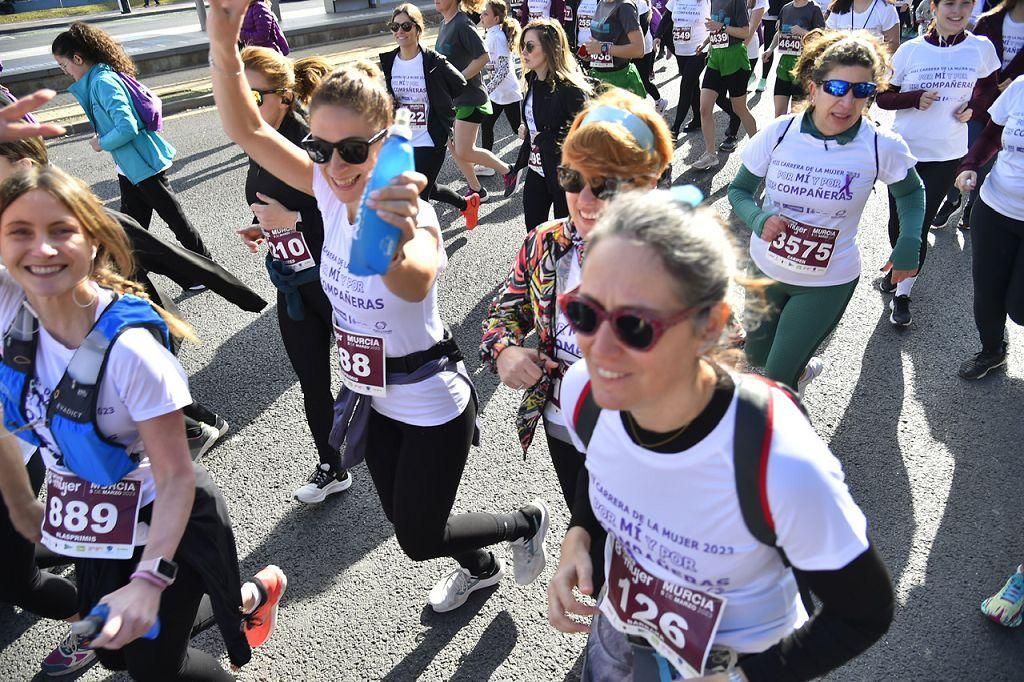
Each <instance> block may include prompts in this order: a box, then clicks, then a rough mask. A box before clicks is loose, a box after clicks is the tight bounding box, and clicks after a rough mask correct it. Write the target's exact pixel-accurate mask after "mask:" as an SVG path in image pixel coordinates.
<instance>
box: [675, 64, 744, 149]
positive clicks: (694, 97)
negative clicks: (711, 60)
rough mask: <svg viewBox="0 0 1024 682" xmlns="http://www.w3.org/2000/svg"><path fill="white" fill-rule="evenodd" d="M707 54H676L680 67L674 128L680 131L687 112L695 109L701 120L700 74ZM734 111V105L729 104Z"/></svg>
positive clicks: (696, 117) (694, 113)
mask: <svg viewBox="0 0 1024 682" xmlns="http://www.w3.org/2000/svg"><path fill="white" fill-rule="evenodd" d="M707 61H708V60H707V56H706V55H702V54H691V55H683V56H681V57H680V56H679V55H676V65H677V66H678V67H679V104H677V105H676V122H675V123H673V124H672V129H673V130H676V131H678V130H679V129H680V128H682V127H683V122H684V121H685V120H686V114H687V113H688V112H690V111H693V116H694V118H695V119H697V121H698V122H699V121H700V74H701V72H703V71H704V66H705V65H706V64H707ZM729 111H732V105H731V104H730V105H729Z"/></svg>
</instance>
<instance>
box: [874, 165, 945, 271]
mask: <svg viewBox="0 0 1024 682" xmlns="http://www.w3.org/2000/svg"><path fill="white" fill-rule="evenodd" d="M959 164H960V159H950V160H949V161H918V162H917V165H916V166H914V168H915V169H916V170H917V174H918V175H920V176H921V182H923V183H924V221H923V223H922V224H921V256H920V257H919V258H918V260H917V267H918V268H919V269H920V268H922V267H924V260H925V258H926V257H927V256H928V228H929V226H930V225H931V224H932V218H934V217H935V214H936V213H937V212H938V210H939V205H940V204H941V203H942V200H943V198H945V196H946V192H948V191H949V188H950V186H951V185H952V184H953V181H954V180H955V179H956V167H957V166H958V165H959ZM899 236H900V216H899V213H897V211H896V199H894V198H893V196H892V193H891V192H890V193H889V244H890V245H892V246H896V240H897V239H898V238H899ZM918 274H920V273H918Z"/></svg>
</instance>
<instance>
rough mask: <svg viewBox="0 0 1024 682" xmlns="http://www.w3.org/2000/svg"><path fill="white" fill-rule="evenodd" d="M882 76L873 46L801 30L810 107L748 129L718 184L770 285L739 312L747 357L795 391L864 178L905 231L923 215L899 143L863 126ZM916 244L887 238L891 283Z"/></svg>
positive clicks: (844, 291) (854, 257)
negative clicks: (763, 302) (724, 187)
mask: <svg viewBox="0 0 1024 682" xmlns="http://www.w3.org/2000/svg"><path fill="white" fill-rule="evenodd" d="M888 68H889V67H888V64H886V62H885V49H884V48H883V47H882V46H881V45H880V44H879V43H878V41H877V39H875V38H873V37H871V36H870V35H869V34H867V33H861V34H859V35H853V36H850V35H848V34H845V33H839V32H835V31H822V30H815V31H811V32H810V33H809V34H808V35H807V36H806V37H805V39H804V49H803V53H802V54H801V55H800V57H799V58H798V59H797V62H796V66H795V67H794V71H795V73H796V77H797V78H798V80H799V81H800V82H801V83H802V84H804V86H805V87H806V88H807V92H808V97H809V101H810V106H809V107H808V108H807V110H805V111H804V112H802V113H798V114H789V115H787V116H782V117H780V118H778V119H776V120H775V121H773V122H772V123H770V124H768V125H767V126H766V127H765V129H764V130H762V131H761V132H760V133H758V134H757V136H756V137H754V139H752V140H751V141H750V144H748V145H747V147H746V148H745V149H744V150H743V153H742V159H743V165H742V166H740V170H739V172H738V173H737V174H736V178H735V179H734V180H733V182H732V185H730V187H729V202H730V203H731V204H732V207H733V210H734V211H736V214H737V215H738V216H739V217H740V218H741V219H742V220H743V221H744V222H745V223H746V224H747V226H748V227H750V229H751V235H750V258H751V260H752V261H753V264H754V272H753V273H752V274H754V276H755V277H761V276H766V277H770V278H771V279H772V280H774V282H772V283H771V285H770V286H768V287H767V289H766V291H765V295H766V299H767V304H768V310H767V311H764V312H763V313H762V314H761V315H756V314H754V311H753V309H754V308H756V307H757V306H750V308H751V311H750V317H752V318H755V319H754V321H753V322H751V323H748V325H747V326H748V330H747V340H746V346H745V350H746V354H747V359H748V360H749V361H750V363H751V364H752V365H753V366H755V367H763V368H764V369H765V374H766V375H767V376H768V377H769V378H770V379H773V380H775V381H779V382H782V383H784V384H787V385H789V386H790V387H792V388H794V389H799V390H800V391H801V392H802V391H803V388H804V386H805V385H806V384H807V383H808V382H809V381H811V380H812V379H814V378H815V377H816V376H817V374H818V373H819V372H820V371H821V367H822V365H821V361H820V360H818V359H816V358H815V359H814V361H813V362H812V358H813V356H814V354H815V352H817V350H818V347H819V346H820V345H821V344H822V342H823V341H824V340H825V338H826V337H827V336H828V335H829V334H830V333H831V332H832V330H834V329H835V328H836V325H838V324H839V320H840V319H841V318H842V316H843V313H844V312H845V310H846V306H847V304H849V302H850V298H851V297H852V296H853V291H854V289H855V288H856V286H857V282H858V280H859V279H860V272H861V264H860V251H859V249H858V247H857V232H858V229H859V224H860V219H861V216H862V214H863V212H864V205H865V204H866V203H867V200H868V197H869V196H870V195H871V191H872V189H873V188H874V186H875V182H876V181H877V180H881V181H882V182H884V183H885V184H887V185H889V192H890V195H891V196H892V197H893V201H894V203H895V208H894V210H896V211H898V213H899V215H900V217H901V218H902V219H903V222H902V224H904V225H915V226H916V225H917V223H915V222H912V221H914V220H916V219H918V218H919V217H920V216H921V214H922V211H923V204H924V191H923V189H922V187H921V179H920V178H919V177H918V175H917V172H916V171H915V170H914V157H913V156H911V154H910V151H909V149H908V148H907V144H906V143H905V142H904V141H903V140H902V139H901V138H900V137H899V135H896V134H893V133H891V132H888V131H886V130H884V129H883V128H879V127H878V126H875V125H871V124H870V123H868V122H866V121H864V118H863V115H864V109H865V108H866V107H867V103H868V102H869V101H870V97H871V96H872V95H873V94H875V92H876V91H877V90H878V89H880V88H884V87H885V79H886V75H887V69H888ZM762 182H763V183H764V186H765V194H764V201H763V203H762V205H760V206H758V204H757V202H756V201H755V199H754V197H755V192H756V191H757V189H758V187H759V186H760V185H761V183H762ZM908 221H910V222H908ZM920 238H921V235H920V231H919V230H917V229H915V228H907V229H905V230H903V231H902V232H901V233H900V234H899V239H898V240H897V241H896V242H895V244H894V246H895V248H894V249H893V251H892V255H891V256H890V257H889V262H888V264H887V266H886V267H887V268H891V271H892V272H891V275H892V279H893V280H894V281H897V282H899V281H902V280H904V279H906V278H907V277H910V276H912V275H913V274H914V272H915V270H916V268H917V254H918V251H919V244H918V240H919V239H920ZM756 318H760V319H756Z"/></svg>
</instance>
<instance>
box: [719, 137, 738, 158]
mask: <svg viewBox="0 0 1024 682" xmlns="http://www.w3.org/2000/svg"><path fill="white" fill-rule="evenodd" d="M738 144H739V141H738V140H737V139H736V136H735V135H726V136H725V139H724V140H722V144H720V145H718V151H720V152H727V153H730V154H731V153H732V152H734V151H736V145H738Z"/></svg>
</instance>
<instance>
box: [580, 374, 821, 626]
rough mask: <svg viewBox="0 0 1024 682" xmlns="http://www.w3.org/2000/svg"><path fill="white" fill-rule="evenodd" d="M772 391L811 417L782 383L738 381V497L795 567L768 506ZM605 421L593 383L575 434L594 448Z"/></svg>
mask: <svg viewBox="0 0 1024 682" xmlns="http://www.w3.org/2000/svg"><path fill="white" fill-rule="evenodd" d="M772 388H777V389H779V390H781V391H783V393H785V394H786V395H787V396H788V397H789V399H790V400H792V401H793V402H794V404H796V405H797V406H798V407H799V408H800V410H801V411H802V412H804V413H805V414H806V412H805V411H804V408H803V405H801V404H800V400H799V398H797V396H796V394H795V393H793V391H791V390H790V389H789V388H788V387H786V386H783V385H782V384H777V383H775V382H773V381H769V380H767V379H763V378H761V377H757V376H752V375H750V376H745V377H744V378H743V379H741V380H740V381H737V382H736V397H737V402H736V425H735V431H734V435H733V438H734V443H735V447H734V449H733V463H734V468H735V470H736V494H737V497H738V498H739V502H740V511H741V513H742V515H743V522H744V523H745V524H746V526H747V530H749V531H750V534H751V535H753V536H754V538H755V539H756V540H757V541H758V542H760V543H761V544H763V545H768V546H769V547H772V548H773V549H775V550H776V551H777V552H778V553H779V557H780V558H781V559H782V563H783V564H784V565H785V566H786V567H787V568H792V565H791V564H790V563H789V559H788V558H787V557H786V552H785V551H784V550H783V549H782V548H781V547H779V546H778V536H777V535H776V533H775V521H774V519H773V518H772V510H771V508H770V507H769V506H768V479H767V474H768V456H769V454H770V453H771V444H772V424H773V417H774V406H773V399H772V393H771V389H772ZM600 416H601V408H600V406H598V404H597V403H596V402H595V401H594V396H593V393H592V392H591V390H590V382H589V381H588V382H587V384H586V385H585V386H584V387H583V392H582V393H581V394H580V397H579V399H578V400H577V402H576V408H575V409H574V411H573V419H572V420H573V429H574V430H575V431H576V435H578V436H579V438H580V440H581V441H582V442H583V446H584V447H585V448H586V447H589V446H590V439H591V437H592V436H593V435H594V428H595V427H596V426H597V420H598V418H599V417H600ZM797 587H799V589H800V598H801V600H802V601H803V604H804V608H805V609H807V613H808V615H812V614H814V612H815V606H814V601H813V599H812V597H811V593H810V590H808V589H807V588H806V587H805V586H804V585H802V584H801V583H800V580H799V579H798V580H797Z"/></svg>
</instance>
